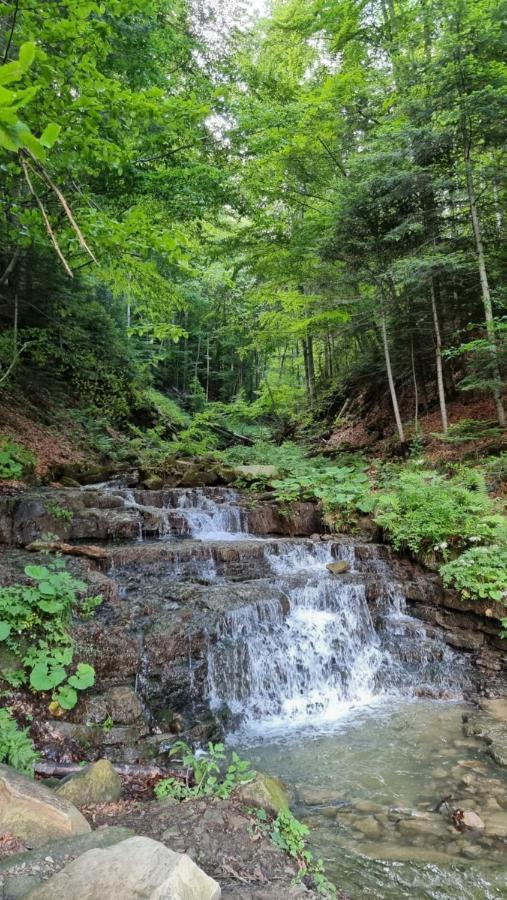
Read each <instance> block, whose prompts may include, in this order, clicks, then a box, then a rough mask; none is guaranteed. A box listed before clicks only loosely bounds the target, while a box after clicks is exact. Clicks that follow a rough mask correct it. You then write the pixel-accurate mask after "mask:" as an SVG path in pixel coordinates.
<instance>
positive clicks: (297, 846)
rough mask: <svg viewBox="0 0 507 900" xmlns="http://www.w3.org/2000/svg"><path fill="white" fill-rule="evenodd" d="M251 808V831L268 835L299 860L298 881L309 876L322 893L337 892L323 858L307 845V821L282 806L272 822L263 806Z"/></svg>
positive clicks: (312, 883) (333, 895) (332, 894)
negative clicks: (301, 819) (325, 869)
mask: <svg viewBox="0 0 507 900" xmlns="http://www.w3.org/2000/svg"><path fill="white" fill-rule="evenodd" d="M248 812H249V813H250V814H251V815H252V816H253V817H254V818H253V823H252V825H251V826H250V830H251V832H252V833H254V834H255V833H259V834H264V835H267V836H269V837H270V838H271V840H272V842H273V844H275V846H276V847H279V849H280V850H283V852H284V853H287V854H288V856H290V857H292V859H294V860H296V862H297V865H298V874H297V879H296V880H297V881H301V880H302V879H303V878H304V879H306V880H308V879H309V880H310V883H311V885H312V887H314V888H315V890H316V892H317V893H318V894H319V895H320V896H322V897H328V898H333V897H336V896H337V891H336V887H335V886H334V884H332V883H331V882H330V881H329V880H328V879H327V878H326V875H325V871H324V862H323V860H322V859H316V858H315V857H314V855H313V853H312V852H311V850H309V849H308V847H307V842H308V838H309V835H310V829H309V828H308V826H307V825H304V824H303V823H302V822H300V821H299V819H296V817H295V816H294V815H293V814H292V813H291V811H290V810H289V809H282V810H280V812H279V813H278V815H277V817H276V819H274V821H272V822H270V820H269V818H268V816H267V813H266V811H265V810H264V809H250V810H248Z"/></svg>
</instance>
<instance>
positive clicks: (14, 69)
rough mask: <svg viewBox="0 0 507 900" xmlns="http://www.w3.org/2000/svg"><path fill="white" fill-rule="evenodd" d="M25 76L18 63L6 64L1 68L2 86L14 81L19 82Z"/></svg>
mask: <svg viewBox="0 0 507 900" xmlns="http://www.w3.org/2000/svg"><path fill="white" fill-rule="evenodd" d="M22 74H23V69H22V67H21V66H20V64H19V63H18V62H10V63H6V64H5V65H4V66H0V84H11V82H13V81H19V79H20V78H21V76H22Z"/></svg>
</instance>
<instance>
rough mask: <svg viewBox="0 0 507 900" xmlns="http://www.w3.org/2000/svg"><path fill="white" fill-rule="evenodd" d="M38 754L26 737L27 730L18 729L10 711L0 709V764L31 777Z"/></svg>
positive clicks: (27, 736)
mask: <svg viewBox="0 0 507 900" xmlns="http://www.w3.org/2000/svg"><path fill="white" fill-rule="evenodd" d="M39 756H40V753H38V752H37V751H36V750H35V749H34V746H33V744H32V741H31V740H30V737H29V735H28V728H19V726H18V724H17V722H16V720H15V719H14V717H13V716H12V715H11V713H10V711H9V710H8V709H6V708H5V707H4V708H2V709H0V763H5V764H6V765H8V766H12V767H13V768H14V769H18V771H19V772H23V774H24V775H31V776H32V777H33V767H34V764H35V763H36V762H37V760H38V759H39Z"/></svg>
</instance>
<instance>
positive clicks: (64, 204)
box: [30, 153, 97, 263]
mask: <svg viewBox="0 0 507 900" xmlns="http://www.w3.org/2000/svg"><path fill="white" fill-rule="evenodd" d="M30 157H31V160H32V161H33V162H31V166H32V169H33V168H34V167H35V170H36V172H37V173H38V174H39V175H40V176H41V178H42V179H43V180H44V181H45V182H46V184H47V185H48V187H50V188H51V190H52V191H53V192H54V193H55V194H56V196H57V197H58V199H59V201H60V203H61V205H62V207H63V209H64V211H65V215H66V216H67V218H68V220H69V222H70V224H71V225H72V227H73V229H74V231H75V232H76V234H77V237H78V241H79V243H80V245H81V247H82V248H83V250H85V251H86V252H87V253H88V255H89V256H90V258H91V259H93V262H94V263H96V262H97V260H96V258H95V256H94V254H93V253H92V251H91V250H90V248H89V246H88V244H87V243H86V241H85V239H84V237H83V234H82V232H81V229H80V227H79V225H78V224H77V222H76V220H75V218H74V215H73V213H72V210H71V208H70V206H69V204H68V203H67V200H66V199H65V197H64V195H63V194H62V192H61V190H60V188H59V187H58V185H56V184H55V183H54V181H53V180H52V179H51V177H50V175H49V173H48V171H47V170H46V169H45V168H44V166H43V165H41V163H40V162H38V160H36V159H35V158H34V157H33V156H32V154H31V153H30Z"/></svg>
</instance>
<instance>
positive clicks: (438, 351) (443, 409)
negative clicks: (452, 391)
mask: <svg viewBox="0 0 507 900" xmlns="http://www.w3.org/2000/svg"><path fill="white" fill-rule="evenodd" d="M430 296H431V312H432V314H433V325H434V326H435V357H436V362H437V389H438V402H439V403H440V416H441V419H442V429H443V432H444V434H447V428H448V421H447V406H446V402H445V386H444V373H443V367H442V337H441V334H440V322H439V321H438V310H437V298H436V293H435V280H434V278H433V276H432V277H431V278H430Z"/></svg>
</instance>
